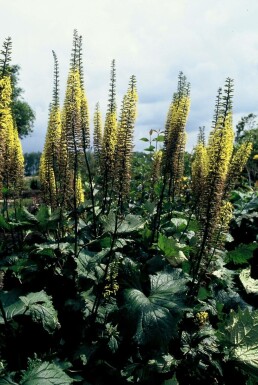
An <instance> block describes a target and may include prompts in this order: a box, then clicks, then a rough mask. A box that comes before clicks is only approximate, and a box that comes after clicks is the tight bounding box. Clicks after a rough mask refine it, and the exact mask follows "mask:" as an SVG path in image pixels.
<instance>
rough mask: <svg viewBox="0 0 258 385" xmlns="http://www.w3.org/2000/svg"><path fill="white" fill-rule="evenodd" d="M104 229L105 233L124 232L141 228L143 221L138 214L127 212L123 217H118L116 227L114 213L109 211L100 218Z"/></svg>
mask: <svg viewBox="0 0 258 385" xmlns="http://www.w3.org/2000/svg"><path fill="white" fill-rule="evenodd" d="M102 223H103V225H104V231H105V232H107V233H114V232H115V230H116V232H117V234H126V233H131V232H133V231H137V230H140V229H142V228H143V226H144V224H145V221H144V220H143V219H142V217H141V216H140V215H132V214H128V215H126V217H125V218H123V219H118V222H117V229H116V214H115V213H114V212H111V213H110V214H109V215H108V216H106V217H103V218H102Z"/></svg>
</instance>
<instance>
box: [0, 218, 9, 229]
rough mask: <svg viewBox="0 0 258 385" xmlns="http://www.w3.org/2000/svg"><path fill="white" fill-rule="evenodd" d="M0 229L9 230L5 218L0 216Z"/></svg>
mask: <svg viewBox="0 0 258 385" xmlns="http://www.w3.org/2000/svg"><path fill="white" fill-rule="evenodd" d="M0 228H1V229H4V230H9V229H10V225H9V224H8V223H7V222H6V220H5V218H4V217H3V216H2V215H0Z"/></svg>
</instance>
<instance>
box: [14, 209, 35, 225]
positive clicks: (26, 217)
mask: <svg viewBox="0 0 258 385" xmlns="http://www.w3.org/2000/svg"><path fill="white" fill-rule="evenodd" d="M16 215H17V218H18V221H20V222H25V223H30V224H38V223H39V221H38V219H37V218H36V217H35V215H33V214H31V213H30V212H29V211H28V210H27V209H26V207H21V208H19V209H18V210H17V214H16Z"/></svg>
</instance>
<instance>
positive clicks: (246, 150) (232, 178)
mask: <svg viewBox="0 0 258 385" xmlns="http://www.w3.org/2000/svg"><path fill="white" fill-rule="evenodd" d="M252 148H253V145H252V143H251V142H244V143H242V144H241V145H240V147H239V148H238V149H237V150H236V152H235V153H234V154H233V155H232V158H231V160H230V164H229V167H228V173H227V178H226V185H225V192H224V196H226V195H227V194H228V193H229V192H230V190H232V189H233V188H234V185H235V183H236V182H237V179H238V178H239V177H240V175H241V172H242V171H243V168H244V166H245V164H246V162H247V161H248V158H249V156H250V154H251V151H252Z"/></svg>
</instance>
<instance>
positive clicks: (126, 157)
mask: <svg viewBox="0 0 258 385" xmlns="http://www.w3.org/2000/svg"><path fill="white" fill-rule="evenodd" d="M137 100H138V96H137V91H136V79H135V77H134V76H132V77H131V80H130V84H129V88H128V91H127V93H126V94H125V96H124V99H123V104H122V110H121V116H120V120H119V125H118V132H117V147H116V154H115V155H116V157H115V185H116V189H117V192H118V193H119V194H121V196H126V195H127V194H128V193H129V190H130V181H131V157H132V148H133V131H134V124H135V119H136V115H137V112H136V103H137Z"/></svg>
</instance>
